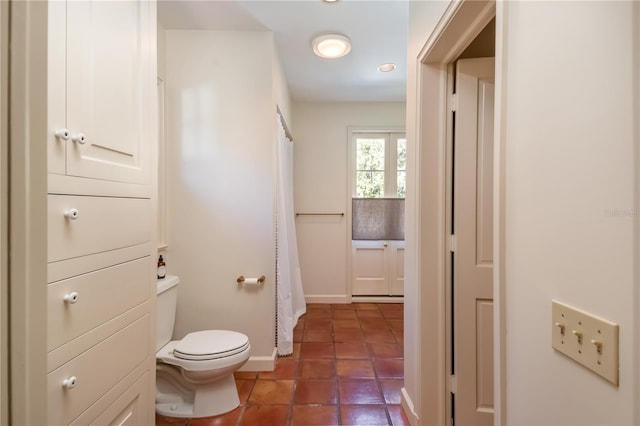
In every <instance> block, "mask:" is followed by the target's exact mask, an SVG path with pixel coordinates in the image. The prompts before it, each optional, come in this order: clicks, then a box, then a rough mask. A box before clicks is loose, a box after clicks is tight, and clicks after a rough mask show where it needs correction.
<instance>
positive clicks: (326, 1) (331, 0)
mask: <svg viewBox="0 0 640 426" xmlns="http://www.w3.org/2000/svg"><path fill="white" fill-rule="evenodd" d="M322 1H324V2H325V3H337V2H338V0H322Z"/></svg>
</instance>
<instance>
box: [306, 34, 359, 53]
mask: <svg viewBox="0 0 640 426" xmlns="http://www.w3.org/2000/svg"><path fill="white" fill-rule="evenodd" d="M311 45H312V46H313V52H314V53H315V54H316V55H318V56H320V57H321V58H340V57H342V56H344V55H346V54H347V53H349V52H350V51H351V40H349V37H346V36H343V35H340V34H325V35H321V36H319V37H316V38H314V39H313V42H312V43H311Z"/></svg>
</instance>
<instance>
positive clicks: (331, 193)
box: [293, 102, 405, 303]
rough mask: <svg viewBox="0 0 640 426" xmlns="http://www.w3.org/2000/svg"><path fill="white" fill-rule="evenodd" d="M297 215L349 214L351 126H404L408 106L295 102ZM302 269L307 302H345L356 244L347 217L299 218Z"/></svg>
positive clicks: (397, 103)
mask: <svg viewBox="0 0 640 426" xmlns="http://www.w3.org/2000/svg"><path fill="white" fill-rule="evenodd" d="M293 119H294V122H295V128H294V130H293V138H294V204H295V210H296V212H306V213H309V212H332V213H335V212H345V213H346V212H347V207H348V205H347V203H348V195H349V194H350V192H349V190H348V188H347V185H348V182H347V176H348V174H347V172H348V165H347V158H348V149H347V148H348V141H349V134H348V129H347V128H348V127H349V126H354V127H368V126H369V127H370V126H376V127H380V126H382V127H384V126H393V127H404V124H405V104H404V103H402V102H389V103H364V102H363V103H294V105H293ZM296 232H297V236H298V250H299V252H300V269H301V271H302V283H303V287H304V292H305V296H306V298H307V302H336V303H341V302H342V303H344V302H345V300H346V297H347V256H349V255H350V253H351V252H350V246H349V245H348V244H350V242H351V240H350V237H349V235H348V232H347V218H346V216H345V217H340V216H326V217H325V216H309V217H303V216H300V217H298V218H297V219H296Z"/></svg>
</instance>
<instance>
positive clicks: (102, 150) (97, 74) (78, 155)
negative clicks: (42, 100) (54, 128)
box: [66, 0, 155, 184]
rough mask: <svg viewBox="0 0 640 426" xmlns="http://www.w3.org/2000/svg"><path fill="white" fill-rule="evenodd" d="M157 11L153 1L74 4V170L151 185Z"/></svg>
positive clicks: (70, 94) (70, 73) (70, 97)
mask: <svg viewBox="0 0 640 426" xmlns="http://www.w3.org/2000/svg"><path fill="white" fill-rule="evenodd" d="M151 9H152V8H151V7H150V4H149V2H147V1H129V0H124V1H81V2H79V1H69V2H67V20H66V30H67V37H66V40H67V44H66V48H67V50H66V58H67V66H66V75H67V79H66V84H67V90H66V92H67V107H66V110H67V128H68V130H69V132H70V135H71V138H72V139H71V140H69V141H68V144H67V150H66V174H68V175H72V176H81V177H90V178H96V179H105V180H112V181H118V182H128V183H139V184H146V183H149V179H150V168H149V166H150V161H149V160H150V159H149V157H150V146H151V144H150V142H151V140H150V139H151V138H150V135H152V134H153V131H152V126H151V124H152V122H151V117H152V116H153V115H152V114H153V111H151V109H152V106H153V103H152V102H151V89H152V84H155V77H154V74H153V73H152V64H151V62H152V61H151V53H152V52H153V50H152V40H153V34H154V33H153V31H155V29H153V28H151V25H150V24H151V21H152V19H151ZM81 136H84V140H80V139H78V138H81ZM74 139H75V140H74Z"/></svg>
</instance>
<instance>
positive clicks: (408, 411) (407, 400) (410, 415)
mask: <svg viewBox="0 0 640 426" xmlns="http://www.w3.org/2000/svg"><path fill="white" fill-rule="evenodd" d="M400 396H401V399H400V404H401V405H402V411H404V414H405V415H406V416H407V419H409V423H411V425H412V426H419V425H420V423H419V421H420V418H419V417H418V415H417V414H416V411H415V410H414V408H413V401H411V397H410V396H409V394H408V393H407V389H406V388H404V387H403V388H402V389H400Z"/></svg>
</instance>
